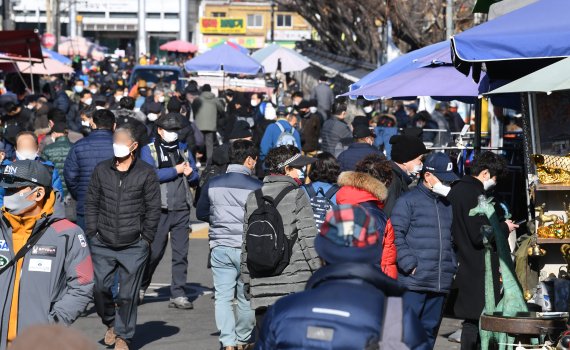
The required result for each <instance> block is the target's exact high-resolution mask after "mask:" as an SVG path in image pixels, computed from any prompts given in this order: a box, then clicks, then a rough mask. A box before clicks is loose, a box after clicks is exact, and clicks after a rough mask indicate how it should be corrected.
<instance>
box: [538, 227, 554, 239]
mask: <svg viewBox="0 0 570 350" xmlns="http://www.w3.org/2000/svg"><path fill="white" fill-rule="evenodd" d="M536 233H537V235H538V237H540V238H551V235H553V232H552V230H551V229H550V227H549V226H541V227H539V228H538V229H537V232H536Z"/></svg>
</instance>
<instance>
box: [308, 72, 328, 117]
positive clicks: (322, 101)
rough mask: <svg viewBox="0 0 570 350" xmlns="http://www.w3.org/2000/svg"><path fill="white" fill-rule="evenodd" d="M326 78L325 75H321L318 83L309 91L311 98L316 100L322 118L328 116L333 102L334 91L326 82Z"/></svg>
mask: <svg viewBox="0 0 570 350" xmlns="http://www.w3.org/2000/svg"><path fill="white" fill-rule="evenodd" d="M327 80H328V79H327V77H326V76H324V75H323V76H321V77H320V78H319V84H318V85H317V86H315V88H314V89H313V92H312V93H311V100H317V107H318V111H319V112H320V113H321V115H322V116H323V120H327V119H328V118H329V115H330V112H331V106H332V105H333V103H334V93H333V91H332V89H331V87H330V86H329V85H328V84H327Z"/></svg>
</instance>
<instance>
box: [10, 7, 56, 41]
mask: <svg viewBox="0 0 570 350" xmlns="http://www.w3.org/2000/svg"><path fill="white" fill-rule="evenodd" d="M8 1H10V0H8ZM52 1H55V0H46V33H50V34H53V32H54V29H55V28H54V27H53V12H52V10H53V7H52Z"/></svg>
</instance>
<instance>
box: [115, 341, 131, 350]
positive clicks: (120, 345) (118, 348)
mask: <svg viewBox="0 0 570 350" xmlns="http://www.w3.org/2000/svg"><path fill="white" fill-rule="evenodd" d="M115 350H129V343H127V342H126V341H125V340H124V339H122V338H117V342H116V343H115Z"/></svg>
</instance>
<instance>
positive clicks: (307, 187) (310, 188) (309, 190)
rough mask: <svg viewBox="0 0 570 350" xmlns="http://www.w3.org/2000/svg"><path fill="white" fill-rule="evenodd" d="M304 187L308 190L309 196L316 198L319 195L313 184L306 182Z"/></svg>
mask: <svg viewBox="0 0 570 350" xmlns="http://www.w3.org/2000/svg"><path fill="white" fill-rule="evenodd" d="M303 187H305V190H307V194H308V195H309V198H314V197H316V196H317V192H315V189H314V188H313V185H311V184H306V185H303Z"/></svg>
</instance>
